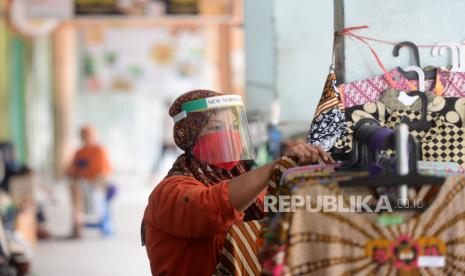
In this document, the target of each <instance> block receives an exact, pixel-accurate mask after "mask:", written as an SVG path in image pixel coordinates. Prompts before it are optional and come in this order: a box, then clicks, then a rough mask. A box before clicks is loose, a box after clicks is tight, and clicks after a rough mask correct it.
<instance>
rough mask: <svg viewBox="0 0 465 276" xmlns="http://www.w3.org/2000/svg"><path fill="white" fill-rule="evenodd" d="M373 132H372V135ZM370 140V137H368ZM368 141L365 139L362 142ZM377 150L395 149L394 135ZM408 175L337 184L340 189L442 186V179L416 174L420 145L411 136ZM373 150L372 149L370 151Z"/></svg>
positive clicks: (354, 180) (384, 175) (382, 176)
mask: <svg viewBox="0 0 465 276" xmlns="http://www.w3.org/2000/svg"><path fill="white" fill-rule="evenodd" d="M374 133H375V132H372V134H374ZM370 139H371V137H370ZM368 140H369V139H368V138H367V139H365V140H364V142H365V144H366V141H368ZM379 145H380V148H379V149H378V150H387V149H395V145H396V141H395V135H394V134H392V135H391V136H389V137H386V138H385V141H383V142H382V143H379ZM409 149H410V150H409V157H410V158H409V167H410V169H409V172H410V173H409V174H408V175H402V176H399V175H395V174H393V173H384V174H381V175H379V176H365V177H355V178H352V179H349V180H345V181H341V182H339V186H340V187H370V188H376V187H399V186H402V185H407V186H409V187H419V186H422V185H428V184H430V185H442V183H444V178H443V177H435V176H423V175H419V174H418V172H417V161H418V159H419V152H420V145H419V143H418V141H416V140H415V139H414V138H413V137H412V136H411V135H410V137H409ZM372 150H373V149H372Z"/></svg>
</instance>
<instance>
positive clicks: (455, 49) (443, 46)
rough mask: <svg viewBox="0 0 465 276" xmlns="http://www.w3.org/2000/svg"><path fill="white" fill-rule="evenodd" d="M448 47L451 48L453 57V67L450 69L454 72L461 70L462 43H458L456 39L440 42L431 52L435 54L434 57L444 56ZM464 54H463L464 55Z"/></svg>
mask: <svg viewBox="0 0 465 276" xmlns="http://www.w3.org/2000/svg"><path fill="white" fill-rule="evenodd" d="M447 48H449V49H450V52H451V58H452V68H451V69H450V70H451V71H452V72H457V71H459V70H460V66H461V65H460V63H459V49H460V48H461V45H460V43H457V42H455V41H444V42H440V43H438V44H436V45H435V46H434V47H433V50H432V51H431V54H432V55H433V57H437V56H443V55H445V54H446V51H447ZM462 52H463V51H462ZM464 54H465V53H464ZM464 54H462V56H463V55H464ZM464 65H465V64H464Z"/></svg>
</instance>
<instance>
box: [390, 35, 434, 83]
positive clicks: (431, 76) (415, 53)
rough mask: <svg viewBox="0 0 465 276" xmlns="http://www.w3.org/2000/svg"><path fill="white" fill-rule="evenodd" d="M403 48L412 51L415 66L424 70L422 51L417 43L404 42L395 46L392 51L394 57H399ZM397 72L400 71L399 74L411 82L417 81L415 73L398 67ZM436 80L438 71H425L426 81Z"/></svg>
mask: <svg viewBox="0 0 465 276" xmlns="http://www.w3.org/2000/svg"><path fill="white" fill-rule="evenodd" d="M403 46H406V47H409V48H410V49H412V51H413V60H414V62H415V65H416V66H418V67H420V68H422V67H421V63H420V51H419V50H418V47H417V45H415V43H413V42H411V41H403V42H400V43H398V44H397V45H396V46H394V49H393V50H392V55H393V56H395V57H398V56H399V51H400V48H402V47H403ZM397 70H399V72H400V73H401V74H402V75H404V76H405V77H406V78H407V79H409V80H416V79H417V75H416V74H415V72H407V71H404V70H403V69H402V68H400V67H397ZM434 78H436V69H433V70H428V71H425V79H434Z"/></svg>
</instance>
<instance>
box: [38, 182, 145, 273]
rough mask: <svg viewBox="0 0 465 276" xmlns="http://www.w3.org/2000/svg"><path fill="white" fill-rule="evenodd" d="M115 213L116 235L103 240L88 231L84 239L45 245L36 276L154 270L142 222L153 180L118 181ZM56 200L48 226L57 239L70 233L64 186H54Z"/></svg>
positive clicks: (61, 240)
mask: <svg viewBox="0 0 465 276" xmlns="http://www.w3.org/2000/svg"><path fill="white" fill-rule="evenodd" d="M118 179H120V180H119V181H118V184H119V193H118V197H117V198H116V200H115V202H114V205H113V210H114V223H115V228H116V233H115V235H114V236H113V237H111V238H102V237H101V236H100V235H99V233H98V232H97V231H96V230H86V232H85V233H84V238H83V239H82V240H77V241H71V240H66V239H63V238H61V239H60V238H56V239H53V240H51V241H46V242H41V243H39V245H38V247H37V248H36V250H35V257H34V263H33V271H34V275H36V276H139V275H140V276H145V275H150V268H149V263H148V259H147V255H146V253H145V248H144V247H141V245H140V236H139V235H140V234H139V233H140V232H139V229H140V222H141V218H142V214H143V211H144V208H145V205H146V202H147V198H148V195H149V193H150V191H151V190H152V187H153V186H152V185H150V184H148V183H150V182H151V181H150V180H149V179H139V180H136V179H134V178H130V177H122V178H118ZM53 195H54V196H53V201H52V203H51V204H49V205H48V206H47V208H46V210H47V215H48V225H49V228H50V230H51V232H52V233H53V234H54V235H56V236H57V237H60V236H61V237H64V236H65V235H67V234H69V231H70V224H69V220H70V219H69V215H70V207H69V195H68V193H67V189H66V186H65V185H64V184H63V183H61V184H60V183H58V184H56V185H54V188H53Z"/></svg>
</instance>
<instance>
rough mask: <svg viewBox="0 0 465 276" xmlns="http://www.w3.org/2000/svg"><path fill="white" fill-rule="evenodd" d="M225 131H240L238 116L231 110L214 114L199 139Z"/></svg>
mask: <svg viewBox="0 0 465 276" xmlns="http://www.w3.org/2000/svg"><path fill="white" fill-rule="evenodd" d="M225 130H239V119H238V116H237V115H236V113H235V112H233V111H232V110H230V109H225V110H221V111H219V112H217V113H215V114H213V115H212V116H211V117H210V120H209V121H208V123H207V124H206V125H205V126H204V127H203V129H202V131H200V134H199V137H201V136H203V135H206V134H210V133H213V132H217V131H225Z"/></svg>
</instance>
